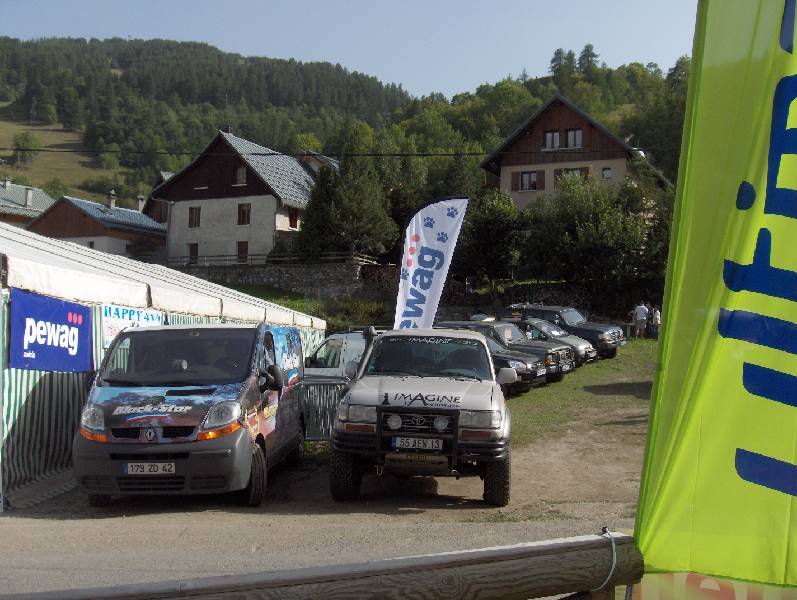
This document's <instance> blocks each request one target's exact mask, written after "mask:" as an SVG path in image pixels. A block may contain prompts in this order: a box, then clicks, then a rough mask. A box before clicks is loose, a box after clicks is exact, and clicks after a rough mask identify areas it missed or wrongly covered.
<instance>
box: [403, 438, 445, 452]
mask: <svg viewBox="0 0 797 600" xmlns="http://www.w3.org/2000/svg"><path fill="white" fill-rule="evenodd" d="M393 447H394V448H398V449H399V450H442V449H443V440H439V439H428V438H406V437H394V438H393Z"/></svg>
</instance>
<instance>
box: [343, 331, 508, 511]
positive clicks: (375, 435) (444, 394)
mask: <svg viewBox="0 0 797 600" xmlns="http://www.w3.org/2000/svg"><path fill="white" fill-rule="evenodd" d="M347 371H348V372H349V374H350V375H352V376H353V378H352V383H351V386H350V388H349V390H348V392H347V393H346V394H345V396H344V398H343V400H342V401H341V403H340V406H339V408H338V413H337V417H336V421H335V428H334V432H333V434H332V457H331V463H330V491H331V493H332V497H333V498H334V499H335V500H336V501H339V502H341V501H346V500H354V499H356V498H357V497H358V496H359V493H360V482H361V480H362V476H363V474H364V473H365V472H367V471H368V470H371V469H375V470H376V472H377V473H378V474H381V473H382V472H383V471H390V472H395V473H399V474H405V475H430V476H444V477H445V476H448V477H461V476H479V477H481V478H482V479H483V480H484V500H485V501H486V502H487V503H488V504H493V505H496V506H506V504H508V503H509V488H510V461H509V432H510V427H511V421H512V419H511V415H510V412H509V410H508V409H507V407H506V403H505V401H504V395H503V393H502V392H501V385H502V384H508V383H514V382H515V381H516V379H517V374H516V372H515V370H514V369H508V368H504V369H499V370H498V372H497V373H495V372H494V368H493V364H492V361H491V359H490V353H489V351H488V348H487V345H486V341H485V338H484V336H483V335H482V334H480V333H477V332H473V331H463V330H453V329H412V330H402V331H390V332H387V333H384V334H382V335H381V336H379V337H378V338H377V339H376V340H375V341H374V343H373V345H372V346H371V347H370V349H369V350H368V351H367V352H366V354H365V356H364V357H363V360H362V362H361V363H360V366H359V368H358V369H357V371H354V366H353V365H352V366H350V367H347Z"/></svg>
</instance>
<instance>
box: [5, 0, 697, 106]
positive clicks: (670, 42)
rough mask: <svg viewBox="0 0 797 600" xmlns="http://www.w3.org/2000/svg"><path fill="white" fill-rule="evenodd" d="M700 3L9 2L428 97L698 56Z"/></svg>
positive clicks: (60, 32)
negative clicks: (554, 58)
mask: <svg viewBox="0 0 797 600" xmlns="http://www.w3.org/2000/svg"><path fill="white" fill-rule="evenodd" d="M696 7H697V0H667V1H666V2H661V1H659V0H603V1H602V2H595V1H592V2H588V1H586V0H545V1H543V0H525V1H523V0H505V1H504V0H495V1H493V2H490V1H485V0H482V1H481V2H476V1H473V0H402V1H399V2H395V1H391V2H387V1H384V0H370V1H365V0H337V1H325V2H318V1H317V0H293V1H285V0H225V1H219V0H215V1H208V0H157V1H154V0H0V35H2V36H9V37H14V38H20V39H34V38H41V37H85V38H92V37H95V38H109V37H122V38H126V37H130V38H134V39H135V38H138V39H150V38H162V39H173V40H190V41H200V42H207V43H208V44H211V45H213V46H216V47H218V48H220V49H222V50H225V51H228V52H236V53H238V54H243V55H247V56H269V57H273V58H295V59H297V60H301V61H329V62H332V63H340V64H341V65H343V66H344V67H346V68H348V69H349V70H353V71H360V72H363V73H367V74H369V75H374V76H375V77H378V78H379V79H380V80H382V81H384V82H386V83H387V82H394V83H397V84H398V83H401V84H402V85H403V86H404V88H405V89H406V90H408V91H409V92H410V93H411V94H413V95H416V96H422V95H427V94H429V93H432V92H442V93H444V94H445V95H446V96H448V97H451V96H452V95H453V94H456V93H458V92H464V91H473V90H475V89H476V87H478V86H479V85H480V84H482V83H488V82H489V83H494V82H495V81H498V80H500V79H502V78H504V77H506V76H508V75H509V76H513V77H516V76H517V75H519V74H520V72H521V71H522V70H523V69H526V72H527V73H528V74H529V75H530V76H537V75H544V74H546V73H547V70H548V64H549V61H550V58H551V55H552V54H553V51H554V50H555V49H556V48H559V47H562V48H565V49H573V50H575V51H576V54H578V52H579V50H580V49H581V48H582V47H583V46H584V44H587V43H591V44H593V45H594V46H595V49H596V51H597V52H598V54H599V55H600V58H599V60H601V61H605V62H606V64H608V65H609V66H611V67H616V66H619V65H621V64H625V63H629V62H642V63H648V62H655V63H658V64H659V66H661V67H662V68H663V69H664V70H665V71H666V70H667V69H668V68H669V67H671V66H672V65H673V64H674V63H675V61H676V59H677V58H678V57H679V56H682V55H684V54H691V51H692V36H693V33H694V24H695V11H696Z"/></svg>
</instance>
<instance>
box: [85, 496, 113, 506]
mask: <svg viewBox="0 0 797 600" xmlns="http://www.w3.org/2000/svg"><path fill="white" fill-rule="evenodd" d="M110 504H111V497H110V496H109V495H108V494H89V506H92V507H94V508H102V507H104V506H110Z"/></svg>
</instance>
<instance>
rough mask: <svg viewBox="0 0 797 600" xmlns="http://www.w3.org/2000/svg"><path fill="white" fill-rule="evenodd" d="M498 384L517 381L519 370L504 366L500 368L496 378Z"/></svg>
mask: <svg viewBox="0 0 797 600" xmlns="http://www.w3.org/2000/svg"><path fill="white" fill-rule="evenodd" d="M495 379H496V382H497V383H498V385H509V384H512V383H515V382H516V381H517V371H515V369H511V368H507V367H504V368H503V369H499V370H498V377H496V378H495Z"/></svg>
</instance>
